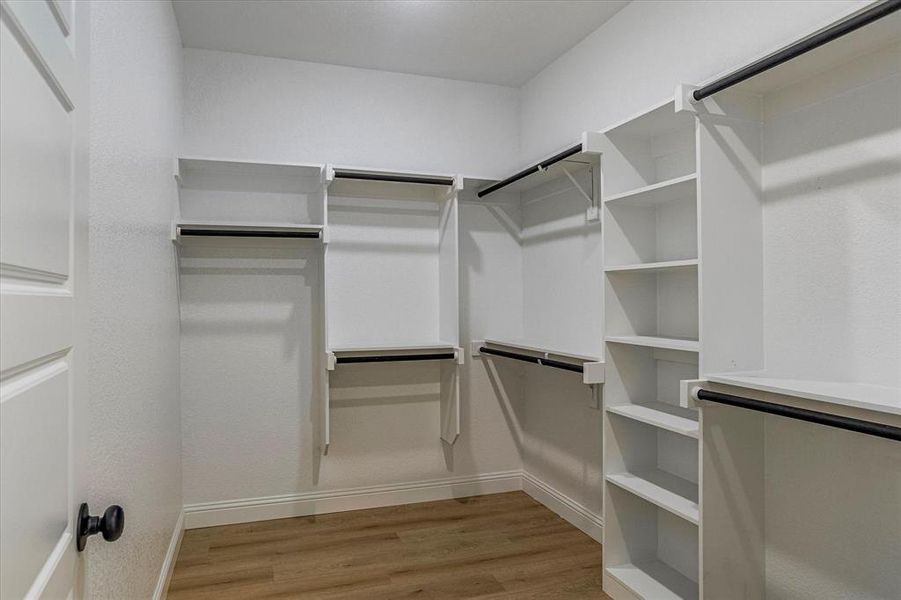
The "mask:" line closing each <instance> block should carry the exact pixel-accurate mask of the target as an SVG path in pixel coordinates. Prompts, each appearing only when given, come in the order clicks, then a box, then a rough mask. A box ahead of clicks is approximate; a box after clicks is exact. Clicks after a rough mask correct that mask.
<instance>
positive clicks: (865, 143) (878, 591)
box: [763, 45, 901, 599]
mask: <svg viewBox="0 0 901 600" xmlns="http://www.w3.org/2000/svg"><path fill="white" fill-rule="evenodd" d="M899 103H901V45H895V46H894V47H893V48H890V49H889V50H888V51H882V52H879V53H876V54H874V55H870V56H868V57H863V58H861V59H859V60H856V61H854V62H852V63H849V64H848V65H846V66H843V67H840V68H836V69H832V70H830V71H829V72H827V73H825V74H824V75H823V76H820V77H814V78H811V79H810V80H808V81H806V82H802V83H799V84H797V85H794V86H792V87H789V88H786V89H783V90H781V91H779V92H776V93H774V94H772V95H771V96H767V97H766V99H765V105H764V106H765V110H766V113H767V118H766V122H765V125H764V129H763V142H764V143H763V157H764V168H763V186H764V192H765V204H764V211H763V216H764V220H763V223H764V240H763V245H764V347H765V353H766V365H767V369H770V370H773V371H781V372H783V373H785V374H787V375H789V376H792V377H797V378H801V379H807V378H809V379H826V380H838V381H854V382H861V383H868V384H875V385H883V386H890V387H895V388H898V387H901V342H899V340H901V203H899V191H901V158H899V156H901V155H899V151H901V111H899V110H898V106H899ZM899 506H901V445H899V444H897V443H893V442H891V441H888V440H883V439H878V438H873V437H870V436H864V435H859V434H855V433H849V432H844V431H840V430H835V429H831V428H828V427H822V426H816V425H810V424H806V423H799V422H797V421H793V420H789V419H780V418H777V417H767V419H766V496H765V509H766V543H767V545H766V571H767V597H768V598H774V599H779V598H792V599H799V598H809V599H826V598H835V599H839V598H879V597H883V598H889V597H892V596H896V595H897V593H898V590H899V589H901V573H899V572H898V568H897V566H898V564H901V544H899V542H898V540H901V512H899V508H898V507H899ZM835 540H842V542H841V544H836V543H835Z"/></svg>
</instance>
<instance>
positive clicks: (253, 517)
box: [185, 471, 522, 529]
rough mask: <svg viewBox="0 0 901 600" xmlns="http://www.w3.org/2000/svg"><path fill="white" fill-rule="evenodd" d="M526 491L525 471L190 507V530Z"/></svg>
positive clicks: (187, 522) (187, 516)
mask: <svg viewBox="0 0 901 600" xmlns="http://www.w3.org/2000/svg"><path fill="white" fill-rule="evenodd" d="M521 489H522V472H521V471H504V472H500V473H487V474H484V475H475V476H471V477H454V478H447V479H433V480H428V481H416V482H410V483H400V484H392V485H377V486H369V487H362V488H353V489H344V490H329V491H323V492H307V493H303V494H289V495H285V496H268V497H263V498H246V499H242V500H230V501H225V502H206V503H200V504H188V505H185V528H186V529H195V528H198V527H213V526H216V525H230V524H232V523H249V522H252V521H266V520H269V519H285V518H288V517H303V516H308V515H318V514H325V513H333V512H343V511H347V510H361V509H365V508H377V507H380V506H396V505H399V504H415V503H417V502H431V501H433V500H449V499H451V498H465V497H467V496H483V495H487V494H498V493H502V492H514V491H519V490H521Z"/></svg>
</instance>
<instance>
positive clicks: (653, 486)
mask: <svg viewBox="0 0 901 600" xmlns="http://www.w3.org/2000/svg"><path fill="white" fill-rule="evenodd" d="M605 423H606V425H605V427H604V437H605V439H604V456H605V459H606V462H605V467H604V468H605V476H606V479H607V482H608V484H613V485H615V486H617V487H619V488H621V489H624V490H627V491H629V492H631V493H633V494H635V495H636V496H640V497H641V498H643V499H645V500H646V501H648V502H651V503H653V504H656V505H657V506H659V507H660V508H663V509H665V510H668V511H669V512H671V513H673V514H674V515H676V516H678V517H680V518H682V519H685V520H686V521H688V522H690V523H692V524H694V525H697V524H698V521H699V514H698V441H697V439H696V438H692V437H690V436H687V435H682V434H680V433H675V432H673V431H669V430H667V429H662V428H660V427H657V426H655V425H652V424H649V423H645V422H641V421H636V420H635V419H631V418H628V417H625V416H622V415H619V414H616V413H613V412H611V411H608V412H607V418H606V419H605Z"/></svg>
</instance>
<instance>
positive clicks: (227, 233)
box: [178, 227, 320, 239]
mask: <svg viewBox="0 0 901 600" xmlns="http://www.w3.org/2000/svg"><path fill="white" fill-rule="evenodd" d="M178 234H179V235H182V236H192V237H251V238H305V239H319V234H320V232H319V231H292V230H286V231H279V230H277V229H268V230H267V229H206V228H203V227H179V228H178Z"/></svg>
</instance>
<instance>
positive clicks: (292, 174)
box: [175, 157, 324, 194]
mask: <svg viewBox="0 0 901 600" xmlns="http://www.w3.org/2000/svg"><path fill="white" fill-rule="evenodd" d="M323 168H324V167H323V166H322V165H303V164H289V163H258V162H246V161H237V160H220V159H213V158H200V157H180V158H179V159H178V161H177V168H176V173H175V177H176V179H177V180H178V183H179V185H180V186H181V187H183V188H187V189H203V190H222V191H261V192H273V193H286V194H292V193H294V194H298V193H300V194H302V193H309V192H312V191H315V190H318V189H321V188H322V185H323V184H322V173H323Z"/></svg>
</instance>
